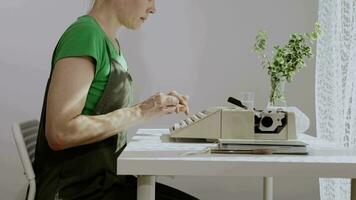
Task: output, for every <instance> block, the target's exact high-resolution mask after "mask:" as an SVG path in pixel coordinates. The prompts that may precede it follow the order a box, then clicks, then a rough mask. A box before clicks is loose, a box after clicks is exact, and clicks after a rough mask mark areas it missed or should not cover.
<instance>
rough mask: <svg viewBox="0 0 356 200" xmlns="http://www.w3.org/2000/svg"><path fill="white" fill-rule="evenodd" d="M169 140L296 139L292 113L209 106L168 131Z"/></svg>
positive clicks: (294, 119)
mask: <svg viewBox="0 0 356 200" xmlns="http://www.w3.org/2000/svg"><path fill="white" fill-rule="evenodd" d="M170 136H171V138H187V139H188V138H189V139H207V140H214V139H220V140H221V139H227V140H229V139H232V140H292V141H293V140H296V139H297V135H296V117H295V113H293V112H287V111H284V110H281V109H266V110H264V111H255V110H248V109H243V108H239V107H211V108H209V109H207V110H204V111H202V112H199V113H197V114H195V115H192V116H190V117H188V118H186V119H184V120H182V121H180V122H179V123H175V124H174V126H173V127H171V128H170Z"/></svg>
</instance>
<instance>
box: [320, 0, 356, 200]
mask: <svg viewBox="0 0 356 200" xmlns="http://www.w3.org/2000/svg"><path fill="white" fill-rule="evenodd" d="M318 21H319V23H320V25H321V29H322V31H323V35H322V36H321V37H320V38H319V39H318V43H317V57H316V82H315V84H316V85H315V94H316V105H315V107H316V122H317V123H316V127H317V136H318V137H319V138H322V139H325V140H328V141H333V142H338V143H339V144H341V145H343V146H345V147H349V148H356V0H319V19H318ZM320 197H321V199H322V200H347V199H350V180H349V179H320Z"/></svg>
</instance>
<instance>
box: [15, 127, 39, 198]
mask: <svg viewBox="0 0 356 200" xmlns="http://www.w3.org/2000/svg"><path fill="white" fill-rule="evenodd" d="M38 126H39V121H38V120H30V121H25V122H22V123H14V124H13V125H12V134H13V137H14V139H15V143H16V146H17V151H18V153H19V156H20V159H21V163H22V166H23V169H24V171H25V172H24V173H25V175H26V178H27V180H28V182H29V187H28V189H27V194H26V197H27V200H33V199H34V198H35V194H36V181H35V173H34V171H33V167H32V163H33V161H34V160H35V150H36V142H37V132H38Z"/></svg>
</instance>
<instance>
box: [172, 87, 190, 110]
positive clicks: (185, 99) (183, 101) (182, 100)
mask: <svg viewBox="0 0 356 200" xmlns="http://www.w3.org/2000/svg"><path fill="white" fill-rule="evenodd" d="M168 95H172V96H175V97H177V98H178V99H179V104H183V105H185V106H188V96H187V95H184V96H183V95H181V94H179V93H178V92H176V91H171V92H169V93H168Z"/></svg>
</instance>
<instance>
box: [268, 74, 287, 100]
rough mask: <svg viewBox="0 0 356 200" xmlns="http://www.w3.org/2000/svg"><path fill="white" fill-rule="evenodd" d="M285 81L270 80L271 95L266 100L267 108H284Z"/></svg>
mask: <svg viewBox="0 0 356 200" xmlns="http://www.w3.org/2000/svg"><path fill="white" fill-rule="evenodd" d="M285 84H286V80H283V79H282V80H273V79H271V93H270V96H269V99H268V105H267V106H268V107H286V106H287V102H286V98H285V96H284V89H285Z"/></svg>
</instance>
